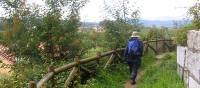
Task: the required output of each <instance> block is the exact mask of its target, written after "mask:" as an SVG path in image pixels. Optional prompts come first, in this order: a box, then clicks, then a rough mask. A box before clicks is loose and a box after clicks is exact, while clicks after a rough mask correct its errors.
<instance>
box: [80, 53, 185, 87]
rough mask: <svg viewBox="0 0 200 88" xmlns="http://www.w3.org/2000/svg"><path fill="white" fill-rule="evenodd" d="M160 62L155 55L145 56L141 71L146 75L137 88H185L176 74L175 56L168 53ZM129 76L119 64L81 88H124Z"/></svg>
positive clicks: (126, 70) (125, 67) (100, 72)
mask: <svg viewBox="0 0 200 88" xmlns="http://www.w3.org/2000/svg"><path fill="white" fill-rule="evenodd" d="M160 60H161V61H160V64H156V63H155V62H156V59H155V56H154V55H153V54H146V55H144V57H143V58H142V66H141V69H140V71H143V72H144V74H143V75H142V76H141V77H140V79H139V81H137V88H170V87H174V88H185V87H184V84H183V81H181V79H180V78H179V76H178V75H177V73H176V56H175V54H174V53H168V54H166V55H165V57H163V58H161V59H160ZM129 75H130V74H129V72H128V68H127V65H126V64H119V65H117V66H116V67H115V69H114V70H112V71H109V70H108V71H105V70H99V72H98V74H97V77H95V79H91V80H89V81H88V83H87V84H86V85H83V86H82V87H81V88H94V87H95V88H123V87H124V84H125V83H126V81H127V80H128V79H129ZM169 76H170V77H169Z"/></svg>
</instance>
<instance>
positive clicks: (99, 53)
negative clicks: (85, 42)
mask: <svg viewBox="0 0 200 88" xmlns="http://www.w3.org/2000/svg"><path fill="white" fill-rule="evenodd" d="M96 55H97V57H98V59H97V60H96V62H97V64H98V65H99V64H100V61H99V59H100V58H101V52H97V53H96Z"/></svg>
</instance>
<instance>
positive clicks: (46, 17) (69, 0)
mask: <svg viewBox="0 0 200 88" xmlns="http://www.w3.org/2000/svg"><path fill="white" fill-rule="evenodd" d="M25 1H26V0H1V1H0V4H1V5H2V6H3V7H4V8H5V9H6V11H7V17H5V19H4V21H3V23H2V25H1V26H2V27H1V28H2V30H1V29H0V31H1V33H0V43H1V44H2V45H4V46H6V47H9V50H10V52H11V53H13V54H14V55H15V56H16V58H17V59H16V60H17V62H16V63H15V64H14V65H11V66H10V65H4V66H2V68H9V69H11V72H10V74H11V75H10V76H8V77H3V78H0V87H2V88H13V87H14V88H23V87H27V86H28V84H27V83H28V82H29V81H30V80H34V81H38V80H39V79H41V78H42V77H43V76H44V74H46V73H47V69H48V67H50V66H54V67H58V66H62V65H64V64H67V63H70V62H71V61H73V58H74V57H75V56H80V57H81V58H87V57H90V56H93V55H96V52H99V51H100V52H103V51H107V50H111V49H113V48H122V47H124V46H125V43H126V41H127V40H128V39H129V37H130V35H131V33H132V31H139V32H140V35H141V39H142V40H144V41H149V40H153V39H157V38H159V39H174V40H175V41H176V44H179V45H186V39H187V38H186V34H187V30H191V29H193V28H199V27H198V24H199V18H198V17H199V10H197V9H199V8H198V7H199V4H197V5H195V6H194V7H192V8H191V9H190V14H191V15H193V18H194V19H193V24H191V25H185V26H184V27H180V28H177V29H176V30H169V29H168V28H166V27H160V28H158V27H154V26H153V27H142V25H141V23H140V21H139V19H140V12H139V10H138V8H137V7H134V6H131V7H130V5H129V4H130V3H129V2H128V0H116V2H117V3H113V0H110V1H109V0H107V1H106V2H105V3H104V4H105V7H106V8H105V11H107V15H109V16H110V17H111V18H113V20H108V19H105V20H104V21H102V22H100V26H101V27H102V28H103V29H104V30H105V32H96V31H94V30H91V31H87V32H80V31H79V28H80V17H79V10H80V9H81V8H82V7H83V6H84V5H85V4H86V3H87V1H88V0H44V1H45V3H46V7H40V6H37V5H35V6H27V5H26V2H25ZM63 8H65V10H64V9H63ZM160 46H162V45H160ZM166 58H168V59H166ZM142 61H143V62H142V67H141V69H142V70H145V69H147V74H145V75H144V78H145V79H141V80H140V81H139V84H138V85H139V87H140V88H159V87H162V88H163V86H162V85H165V86H164V87H167V88H168V87H177V88H182V87H183V86H182V82H181V81H180V79H179V78H178V76H177V75H175V74H176V71H175V70H176V67H175V66H174V65H175V57H174V55H168V56H167V57H165V59H164V60H162V65H159V66H156V65H153V64H154V63H153V62H154V61H155V56H154V55H153V54H152V53H150V54H146V55H145V56H144V57H143V60H142ZM151 65H152V66H151ZM94 69H96V67H94ZM100 69H101V68H100V67H99V68H98V70H97V74H96V77H95V78H93V79H90V80H88V82H87V83H88V84H86V85H81V87H83V88H122V87H123V84H124V82H125V80H127V79H129V72H128V70H127V69H128V68H127V66H126V65H125V64H123V63H120V64H118V65H115V66H113V67H111V68H110V69H111V70H100ZM166 69H167V70H166ZM168 74H171V76H172V78H171V77H168ZM66 75H68V73H64V72H63V73H61V74H59V75H58V76H57V77H56V79H57V84H58V85H57V86H56V87H57V88H60V87H63V85H64V84H63V83H64V81H65V80H66V77H67V76H66ZM162 76H163V77H162ZM165 79H166V80H165ZM149 81H150V82H149ZM167 82H168V83H167ZM176 83H177V84H176ZM151 84H153V85H151ZM169 84H170V85H169ZM47 86H48V87H50V86H51V85H47ZM147 86H148V87H147Z"/></svg>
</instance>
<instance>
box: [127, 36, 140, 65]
mask: <svg viewBox="0 0 200 88" xmlns="http://www.w3.org/2000/svg"><path fill="white" fill-rule="evenodd" d="M136 39H137V40H139V43H140V48H139V49H140V53H141V54H140V55H129V54H128V50H129V49H128V44H129V42H130V41H134V40H136ZM142 54H143V42H142V41H141V40H140V39H138V38H134V37H132V38H131V39H129V41H128V43H127V44H126V48H125V51H124V61H126V62H132V61H134V60H137V59H139V58H140V57H141V56H142ZM130 56H133V57H130Z"/></svg>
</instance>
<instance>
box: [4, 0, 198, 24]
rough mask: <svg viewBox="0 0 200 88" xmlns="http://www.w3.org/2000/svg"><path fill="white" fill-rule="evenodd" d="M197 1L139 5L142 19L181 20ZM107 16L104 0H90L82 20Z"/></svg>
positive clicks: (142, 1) (156, 0)
mask: <svg viewBox="0 0 200 88" xmlns="http://www.w3.org/2000/svg"><path fill="white" fill-rule="evenodd" d="M113 1H114V0H113ZM130 1H136V0H130ZM195 1H196V0H137V6H138V7H139V8H140V12H141V18H142V19H146V20H180V19H183V18H186V16H187V10H188V8H189V7H191V6H192V5H194V3H195ZM28 3H36V4H40V5H44V3H43V2H42V0H28ZM3 12H4V11H3V10H2V8H0V13H3ZM1 16H2V15H1ZM105 18H108V17H106V15H105V11H104V9H103V0H90V2H89V3H88V4H87V5H86V6H85V7H84V8H82V9H81V21H90V22H96V21H101V20H103V19H105Z"/></svg>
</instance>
